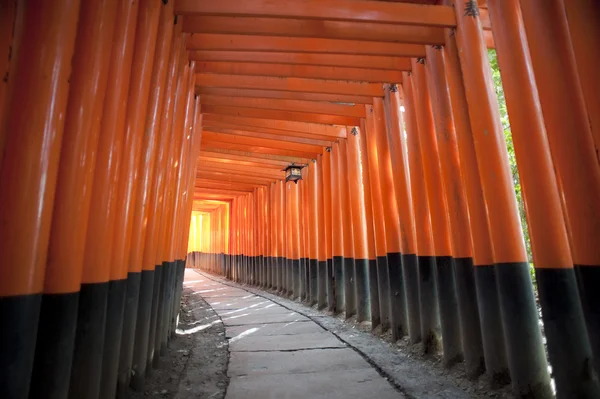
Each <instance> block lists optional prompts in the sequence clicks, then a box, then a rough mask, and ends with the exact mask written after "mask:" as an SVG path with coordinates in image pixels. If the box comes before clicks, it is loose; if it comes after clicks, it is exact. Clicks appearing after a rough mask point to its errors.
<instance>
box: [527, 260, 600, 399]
mask: <svg viewBox="0 0 600 399" xmlns="http://www.w3.org/2000/svg"><path fill="white" fill-rule="evenodd" d="M535 274H536V280H537V284H538V293H539V298H540V304H541V305H542V319H543V320H544V331H545V333H546V338H547V342H548V355H549V360H550V362H551V363H552V365H553V366H554V367H553V368H552V374H553V377H554V380H555V382H556V391H557V392H558V393H559V397H562V398H600V387H599V386H598V379H597V378H595V377H596V376H595V371H594V366H593V363H592V362H591V361H590V360H591V359H592V348H591V346H590V342H589V340H588V339H587V330H586V326H585V320H584V317H583V309H582V307H581V301H580V299H579V291H578V288H577V280H576V278H575V270H574V269H571V268H565V269H546V268H538V269H536V271H535ZM557 293H560V295H557Z"/></svg>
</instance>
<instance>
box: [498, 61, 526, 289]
mask: <svg viewBox="0 0 600 399" xmlns="http://www.w3.org/2000/svg"><path fill="white" fill-rule="evenodd" d="M488 57H489V60H490V65H491V67H492V78H493V80H494V89H495V90H496V96H497V97H498V105H499V106H500V119H501V121H502V129H504V138H505V139H506V147H507V149H508V161H509V163H510V170H511V172H512V178H513V183H514V185H515V195H516V197H517V205H518V207H519V216H520V218H521V228H522V229H523V238H524V239H525V248H526V249H527V257H528V258H529V262H531V261H532V255H531V241H530V240H529V227H528V226H527V218H526V213H525V201H524V199H523V191H522V189H521V179H520V178H519V171H518V170H517V159H516V157H515V147H514V145H513V140H512V133H511V131H510V122H509V120H508V112H507V111H506V100H505V99H504V89H503V88H502V79H501V78H500V68H499V67H498V58H497V57H496V50H488ZM530 264H531V265H532V266H533V263H530ZM531 271H532V278H534V277H535V275H534V271H533V267H532V268H531Z"/></svg>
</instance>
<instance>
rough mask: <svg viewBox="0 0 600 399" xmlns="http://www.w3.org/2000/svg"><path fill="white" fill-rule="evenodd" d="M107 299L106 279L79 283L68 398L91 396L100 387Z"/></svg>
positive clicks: (93, 395)
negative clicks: (102, 281) (98, 281)
mask: <svg viewBox="0 0 600 399" xmlns="http://www.w3.org/2000/svg"><path fill="white" fill-rule="evenodd" d="M107 299H108V282H105V283H93V284H81V290H80V291H79V307H78V311H77V330H76V332H75V348H74V351H73V363H72V366H71V379H70V381H69V397H70V398H94V397H97V396H98V392H99V391H100V379H101V378H102V355H103V350H104V347H103V345H104V332H105V330H106V303H107Z"/></svg>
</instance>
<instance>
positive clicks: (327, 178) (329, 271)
mask: <svg viewBox="0 0 600 399" xmlns="http://www.w3.org/2000/svg"><path fill="white" fill-rule="evenodd" d="M331 159H332V157H331V147H327V148H325V151H324V152H323V155H322V166H323V167H322V168H321V186H322V188H323V221H324V230H323V232H324V234H325V239H324V240H323V241H324V243H325V247H324V251H325V260H326V264H325V282H326V284H325V285H326V286H325V289H326V294H327V309H328V310H330V311H333V310H334V309H335V286H334V279H333V278H334V276H333V257H332V255H331V245H332V243H331V240H332V237H331V222H332V219H331V216H332V215H331V214H332V203H331V196H332V193H331Z"/></svg>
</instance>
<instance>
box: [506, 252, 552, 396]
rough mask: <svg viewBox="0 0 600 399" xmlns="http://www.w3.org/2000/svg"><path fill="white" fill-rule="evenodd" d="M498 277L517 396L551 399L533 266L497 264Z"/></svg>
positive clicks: (510, 365) (507, 345) (509, 363)
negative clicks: (536, 303) (535, 293)
mask: <svg viewBox="0 0 600 399" xmlns="http://www.w3.org/2000/svg"><path fill="white" fill-rule="evenodd" d="M496 277H497V280H496V281H497V286H498V296H499V299H500V310H501V311H502V325H503V327H504V332H505V334H506V335H505V339H506V353H507V357H508V366H509V370H510V376H511V381H512V387H513V391H514V393H515V395H516V396H523V397H533V398H538V397H539V398H546V397H548V398H550V397H552V390H551V387H550V376H549V375H548V371H547V361H546V355H545V353H544V346H543V344H542V334H541V331H540V326H539V323H538V312H537V307H536V305H535V298H534V295H533V285H532V283H531V277H530V274H529V264H528V263H526V262H522V263H499V264H496Z"/></svg>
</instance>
